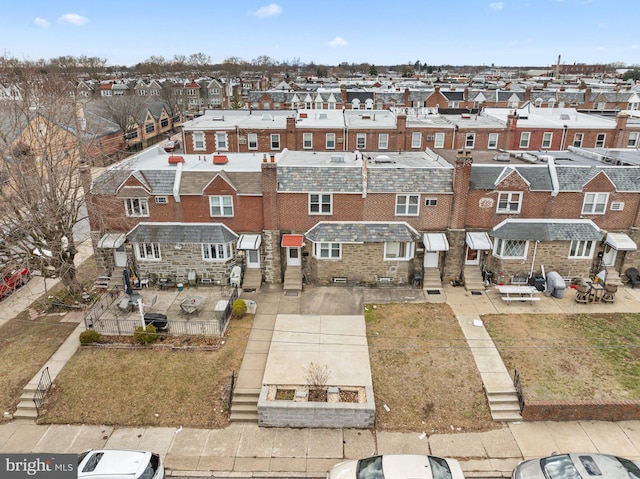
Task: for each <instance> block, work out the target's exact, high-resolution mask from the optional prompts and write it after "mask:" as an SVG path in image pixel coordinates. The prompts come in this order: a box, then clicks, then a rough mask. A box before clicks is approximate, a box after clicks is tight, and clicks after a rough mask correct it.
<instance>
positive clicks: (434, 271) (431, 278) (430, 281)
mask: <svg viewBox="0 0 640 479" xmlns="http://www.w3.org/2000/svg"><path fill="white" fill-rule="evenodd" d="M423 275H424V277H423V279H422V288H423V289H441V288H442V279H440V270H439V269H438V268H424V273H423Z"/></svg>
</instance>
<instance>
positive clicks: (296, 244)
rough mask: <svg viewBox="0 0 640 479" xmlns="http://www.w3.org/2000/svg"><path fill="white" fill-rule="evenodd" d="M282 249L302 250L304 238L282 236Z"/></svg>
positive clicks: (288, 235)
mask: <svg viewBox="0 0 640 479" xmlns="http://www.w3.org/2000/svg"><path fill="white" fill-rule="evenodd" d="M280 246H281V247H282V248H302V247H303V246H304V236H302V235H292V234H287V235H282V240H281V242H280Z"/></svg>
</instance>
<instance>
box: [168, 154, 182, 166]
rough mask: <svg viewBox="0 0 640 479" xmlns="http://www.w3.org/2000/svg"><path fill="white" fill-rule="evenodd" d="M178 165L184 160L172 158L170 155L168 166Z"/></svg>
mask: <svg viewBox="0 0 640 479" xmlns="http://www.w3.org/2000/svg"><path fill="white" fill-rule="evenodd" d="M178 163H184V158H183V157H181V156H174V155H171V156H170V157H169V164H170V165H177V164H178Z"/></svg>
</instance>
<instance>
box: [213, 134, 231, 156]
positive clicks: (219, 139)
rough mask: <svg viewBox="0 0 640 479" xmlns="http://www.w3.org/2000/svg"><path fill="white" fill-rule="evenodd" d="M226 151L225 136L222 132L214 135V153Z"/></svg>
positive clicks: (227, 147)
mask: <svg viewBox="0 0 640 479" xmlns="http://www.w3.org/2000/svg"><path fill="white" fill-rule="evenodd" d="M228 149H229V146H228V144H227V134H226V133H225V132H224V131H222V132H218V133H216V151H224V150H228Z"/></svg>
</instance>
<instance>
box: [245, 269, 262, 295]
mask: <svg viewBox="0 0 640 479" xmlns="http://www.w3.org/2000/svg"><path fill="white" fill-rule="evenodd" d="M260 286H262V270H261V269H246V270H245V272H244V277H243V278H242V289H243V290H248V291H260Z"/></svg>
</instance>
